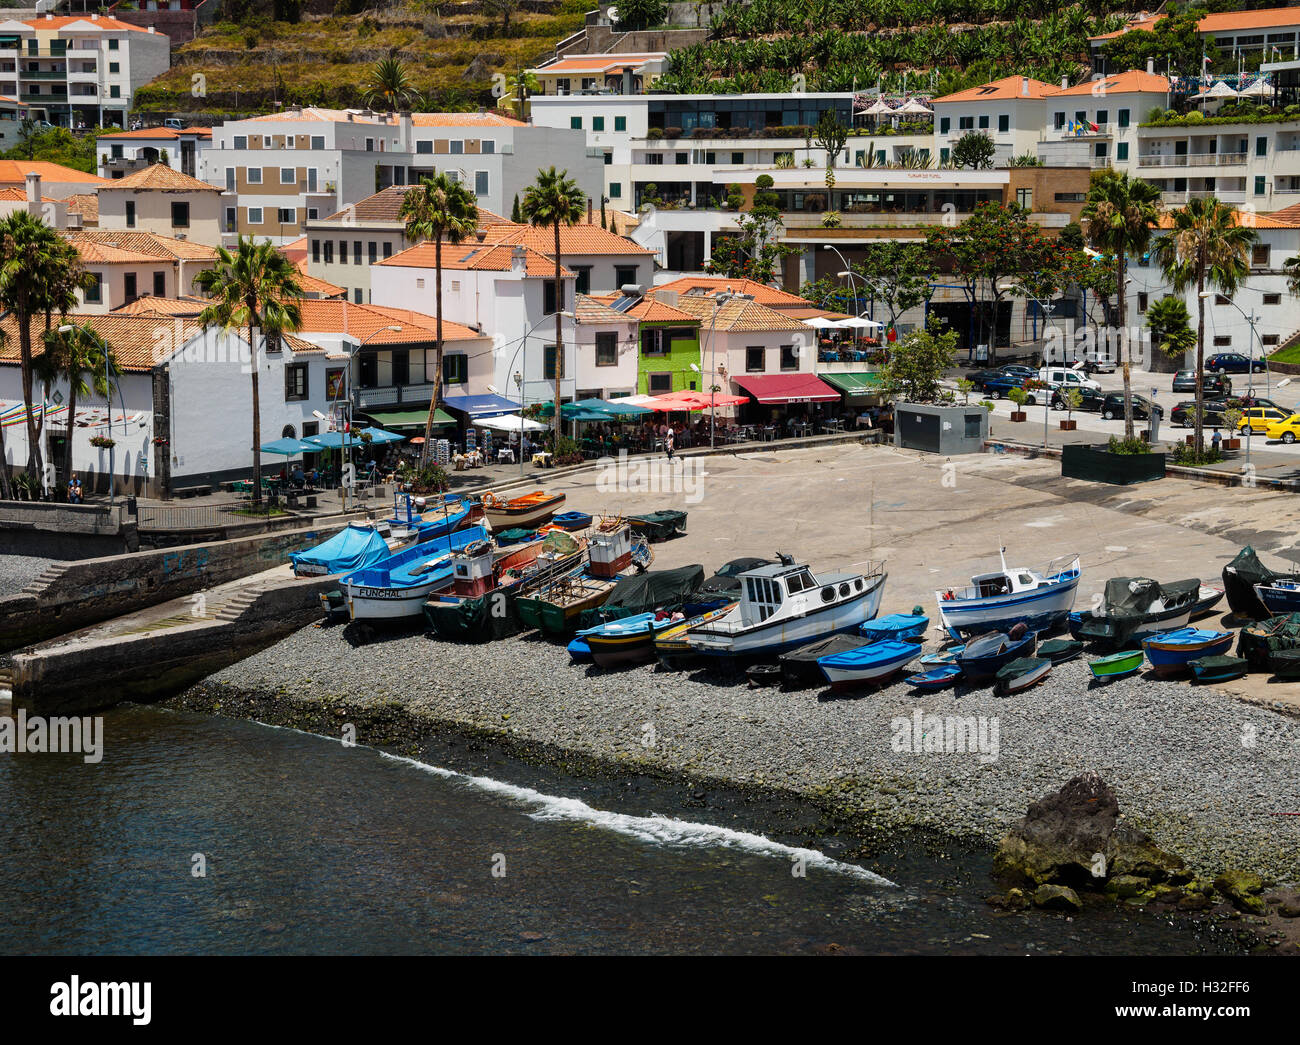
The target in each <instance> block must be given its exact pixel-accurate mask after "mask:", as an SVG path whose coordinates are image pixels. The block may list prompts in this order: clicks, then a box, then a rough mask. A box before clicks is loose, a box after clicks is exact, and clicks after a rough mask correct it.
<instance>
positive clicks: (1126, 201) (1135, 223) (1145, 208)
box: [1081, 170, 1160, 439]
mask: <svg viewBox="0 0 1300 1045" xmlns="http://www.w3.org/2000/svg"><path fill="white" fill-rule="evenodd" d="M1159 208H1160V190H1159V189H1157V188H1156V187H1155V186H1154V185H1152V184H1151V183H1150V182H1148V181H1143V180H1142V179H1141V178H1130V177H1129V176H1128V173H1127V172H1123V173H1121V172H1119V171H1115V170H1107V171H1103V172H1102V173H1101V174H1100V175H1099V176H1097V177H1095V178H1094V179H1093V181H1092V184H1091V186H1090V187H1089V189H1088V199H1087V202H1085V203H1084V205H1083V211H1082V214H1081V217H1082V219H1083V221H1084V222H1086V223H1087V229H1086V232H1085V236H1086V237H1087V240H1088V243H1089V244H1090V245H1091V246H1092V248H1093V249H1094V250H1096V251H1099V252H1100V253H1102V254H1105V255H1107V256H1109V257H1110V258H1112V259H1113V264H1114V266H1115V286H1116V287H1117V288H1119V289H1118V291H1117V293H1116V300H1117V302H1118V305H1119V339H1118V341H1119V347H1120V349H1121V350H1122V354H1123V360H1122V366H1123V370H1124V438H1125V439H1132V438H1133V397H1132V395H1131V394H1130V393H1131V392H1132V360H1131V358H1130V357H1131V355H1132V352H1131V351H1130V338H1129V333H1128V327H1127V322H1126V319H1127V317H1126V314H1125V313H1126V308H1125V299H1126V297H1127V295H1126V294H1125V292H1124V287H1125V285H1126V282H1127V280H1126V279H1125V273H1126V272H1127V271H1128V259H1129V256H1130V255H1138V254H1145V253H1146V250H1147V246H1148V244H1149V243H1150V242H1151V234H1152V228H1153V227H1154V226H1155V224H1156V222H1157V220H1158V219H1159Z"/></svg>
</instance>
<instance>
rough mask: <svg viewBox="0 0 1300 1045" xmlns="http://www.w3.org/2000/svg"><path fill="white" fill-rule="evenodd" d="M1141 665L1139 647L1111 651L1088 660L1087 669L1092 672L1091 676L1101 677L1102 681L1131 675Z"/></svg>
mask: <svg viewBox="0 0 1300 1045" xmlns="http://www.w3.org/2000/svg"><path fill="white" fill-rule="evenodd" d="M1141 667H1142V651H1141V650H1140V649H1135V650H1124V651H1122V652H1120V653H1111V654H1109V655H1107V656H1105V657H1097V658H1096V659H1095V660H1090V661H1089V662H1088V670H1089V671H1091V672H1092V677H1093V678H1095V679H1101V680H1102V681H1103V682H1104V681H1109V680H1110V679H1119V678H1123V677H1124V676H1126V675H1132V674H1133V673H1134V672H1135V671H1137V670H1138V669H1139V668H1141Z"/></svg>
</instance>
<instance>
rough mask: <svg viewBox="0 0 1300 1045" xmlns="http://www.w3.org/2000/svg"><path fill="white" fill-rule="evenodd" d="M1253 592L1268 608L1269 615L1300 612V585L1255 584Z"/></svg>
mask: <svg viewBox="0 0 1300 1045" xmlns="http://www.w3.org/2000/svg"><path fill="white" fill-rule="evenodd" d="M1255 594H1256V595H1257V596H1258V597H1259V601H1260V602H1262V603H1263V604H1264V608H1265V609H1267V610H1268V612H1269V616H1271V617H1276V616H1279V615H1281V614H1283V613H1300V587H1294V588H1292V587H1290V586H1281V585H1278V584H1277V583H1274V584H1256V585H1255Z"/></svg>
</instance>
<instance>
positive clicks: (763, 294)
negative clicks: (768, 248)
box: [655, 276, 812, 308]
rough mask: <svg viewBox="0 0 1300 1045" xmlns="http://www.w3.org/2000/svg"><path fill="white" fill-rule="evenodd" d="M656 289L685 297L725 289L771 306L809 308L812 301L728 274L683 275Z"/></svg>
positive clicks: (709, 295) (710, 294) (710, 295)
mask: <svg viewBox="0 0 1300 1045" xmlns="http://www.w3.org/2000/svg"><path fill="white" fill-rule="evenodd" d="M655 289H656V290H675V291H677V292H678V293H679V294H681V295H682V296H683V297H712V296H713V295H714V294H716V293H718V292H719V291H723V290H731V291H734V292H735V293H737V294H748V295H749V296H750V297H752V298H753V299H754V300H755V301H757V302H758V303H759V304H760V305H767V306H768V307H770V308H775V307H780V308H808V307H812V302H811V301H806V300H804V299H803V298H801V297H800V296H799V295H798V294H791V293H790V292H789V291H788V290H778V289H777V288H776V287H769V286H768V285H767V284H766V283H759V282H758V281H756V280H752V279H730V278H728V277H727V276H682V277H681V278H679V279H674V280H671V281H670V282H668V283H660V284H659V285H658V286H657V287H655Z"/></svg>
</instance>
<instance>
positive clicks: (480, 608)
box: [424, 531, 586, 642]
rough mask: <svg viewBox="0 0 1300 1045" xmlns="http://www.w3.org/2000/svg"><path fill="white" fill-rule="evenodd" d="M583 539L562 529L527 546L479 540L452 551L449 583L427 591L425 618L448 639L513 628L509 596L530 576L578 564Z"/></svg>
mask: <svg viewBox="0 0 1300 1045" xmlns="http://www.w3.org/2000/svg"><path fill="white" fill-rule="evenodd" d="M585 548H586V542H585V540H584V539H583V538H582V537H574V536H572V535H571V534H568V533H564V532H563V531H552V532H548V533H547V534H546V536H545V537H542V538H539V539H538V540H534V541H529V542H528V543H527V544H512V545H507V546H506V547H504V548H493V546H492V545H491V543H490V542H487V541H481V542H477V543H475V544H472V545H467V546H466V547H465V548H462V549H460V550H459V551H457V552H453V553H452V557H451V564H452V581H451V585H450V587H445V588H442V589H439V590H437V591H434V592H431V593H430V595H429V598H428V600H427V601H426V602H425V603H424V617H425V620H426V621H427V622H428V624H429V627H430V628H431V629H432V630H433V632H434V633H435V634H436V635H437V636H438V637H439V638H442V639H447V640H449V641H452V642H485V641H487V640H489V639H498V638H503V637H504V636H506V635H510V634H513V633H514V632H516V631H518V630H519V628H518V622H517V618H516V616H515V613H514V597H515V596H516V595H517V594H518V593H519V592H520V591H521V590H522V589H523V587H524V585H525V584H526V583H527V582H528V581H530V580H534V579H537V580H539V581H540V580H544V579H545V578H547V577H548V576H551V575H554V574H560V573H568V572H569V571H571V570H573V569H576V568H578V567H580V566H581V565H582V561H583V559H582V556H583V552H584V550H585Z"/></svg>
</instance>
